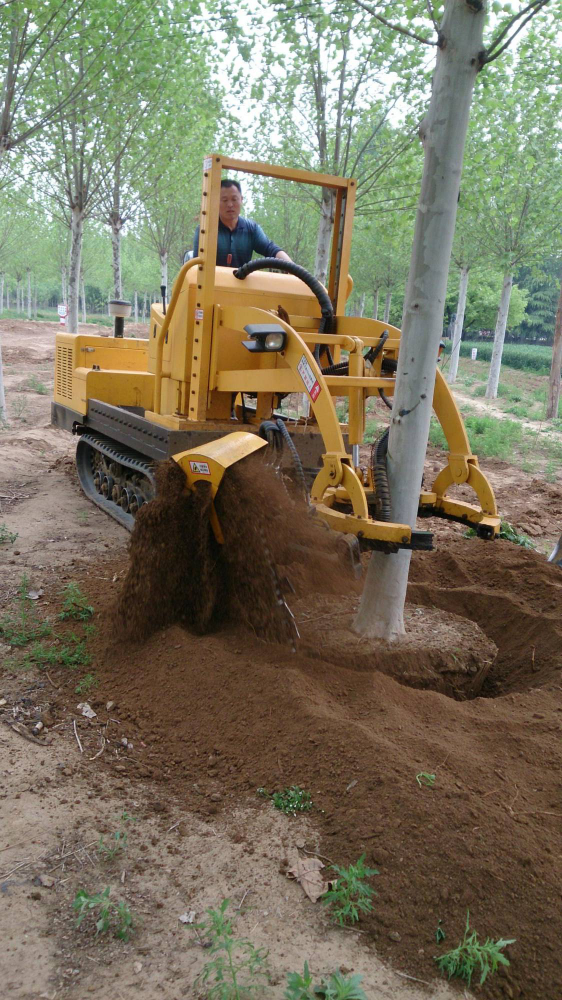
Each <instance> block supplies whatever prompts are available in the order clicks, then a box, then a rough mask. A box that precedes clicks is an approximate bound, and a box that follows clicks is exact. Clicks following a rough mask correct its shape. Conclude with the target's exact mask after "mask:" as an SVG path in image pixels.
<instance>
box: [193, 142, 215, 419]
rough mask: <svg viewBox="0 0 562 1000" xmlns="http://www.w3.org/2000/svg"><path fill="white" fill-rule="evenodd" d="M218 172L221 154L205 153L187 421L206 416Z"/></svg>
mask: <svg viewBox="0 0 562 1000" xmlns="http://www.w3.org/2000/svg"><path fill="white" fill-rule="evenodd" d="M221 173H222V157H220V156H206V157H205V159H204V160H203V191H202V195H201V214H200V216H199V253H198V256H199V257H200V258H201V263H200V264H199V265H198V266H197V287H196V293H197V294H196V296H195V316H194V323H193V353H192V358H191V379H190V386H189V403H188V418H189V419H190V420H205V419H206V416H207V407H208V398H209V370H210V355H211V341H212V335H213V304H214V293H215V267H216V260H217V239H218V229H219V201H220V187H221Z"/></svg>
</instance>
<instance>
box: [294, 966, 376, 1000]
mask: <svg viewBox="0 0 562 1000" xmlns="http://www.w3.org/2000/svg"><path fill="white" fill-rule="evenodd" d="M362 979H363V976H359V975H355V976H344V975H343V974H342V973H341V972H333V973H332V974H331V976H328V978H327V979H326V978H323V979H322V982H321V983H319V984H318V985H316V986H314V979H313V977H312V976H311V975H310V970H309V968H308V962H305V963H304V973H303V975H302V976H301V974H300V972H288V973H287V988H286V990H285V992H284V994H283V997H284V1000H317V998H318V997H324V1000H367V995H366V993H365V991H364V990H363V989H362V987H361V985H360V984H361V981H362Z"/></svg>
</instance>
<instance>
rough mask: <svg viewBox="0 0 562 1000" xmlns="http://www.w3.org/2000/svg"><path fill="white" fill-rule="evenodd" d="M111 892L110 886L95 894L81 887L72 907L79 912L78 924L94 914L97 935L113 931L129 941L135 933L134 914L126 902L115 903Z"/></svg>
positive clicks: (116, 935) (117, 935)
mask: <svg viewBox="0 0 562 1000" xmlns="http://www.w3.org/2000/svg"><path fill="white" fill-rule="evenodd" d="M110 894H111V889H110V887H109V886H106V888H105V889H104V890H103V892H97V893H93V894H92V893H89V892H86V890H85V889H79V890H78V892H77V893H76V896H75V897H74V900H73V903H72V909H73V910H76V912H77V913H78V920H77V921H76V926H77V927H80V925H81V923H82V921H83V920H84V919H85V918H86V917H88V916H90V915H92V916H94V917H95V918H96V921H95V927H96V936H97V935H98V934H107V932H108V931H112V933H113V936H114V937H116V938H120V939H121V941H128V940H129V938H130V936H131V934H132V933H133V924H134V919H133V914H132V913H131V911H130V909H129V907H128V906H127V904H126V903H123V902H120V903H114V902H113V900H112V899H111V898H110Z"/></svg>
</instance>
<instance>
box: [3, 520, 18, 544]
mask: <svg viewBox="0 0 562 1000" xmlns="http://www.w3.org/2000/svg"><path fill="white" fill-rule="evenodd" d="M17 537H18V533H17V531H10V529H9V528H8V526H7V524H4V522H2V523H1V524H0V545H13V543H14V542H15V540H16V538H17Z"/></svg>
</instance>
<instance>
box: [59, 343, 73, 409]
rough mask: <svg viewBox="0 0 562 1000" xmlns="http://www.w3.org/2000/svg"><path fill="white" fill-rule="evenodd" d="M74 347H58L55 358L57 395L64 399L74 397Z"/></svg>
mask: <svg viewBox="0 0 562 1000" xmlns="http://www.w3.org/2000/svg"><path fill="white" fill-rule="evenodd" d="M73 355H74V351H73V349H72V347H57V353H56V360H55V395H57V396H62V398H63V399H72V371H73Z"/></svg>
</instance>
